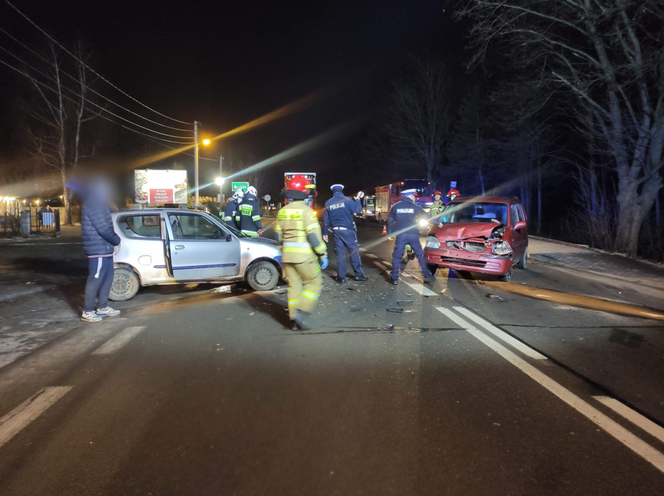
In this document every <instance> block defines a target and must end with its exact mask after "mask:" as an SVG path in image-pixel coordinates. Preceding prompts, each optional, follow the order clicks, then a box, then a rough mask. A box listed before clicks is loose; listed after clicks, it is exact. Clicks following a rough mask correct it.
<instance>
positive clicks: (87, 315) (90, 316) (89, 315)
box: [81, 312, 102, 322]
mask: <svg viewBox="0 0 664 496" xmlns="http://www.w3.org/2000/svg"><path fill="white" fill-rule="evenodd" d="M81 320H82V321H83V322H101V320H102V318H101V317H100V316H99V315H97V314H96V313H95V312H83V314H82V315H81Z"/></svg>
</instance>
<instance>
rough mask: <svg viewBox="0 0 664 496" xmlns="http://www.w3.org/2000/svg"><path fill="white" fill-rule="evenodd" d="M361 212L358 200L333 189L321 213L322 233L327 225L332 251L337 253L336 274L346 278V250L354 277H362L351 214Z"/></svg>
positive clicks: (360, 261) (362, 271)
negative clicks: (330, 235)
mask: <svg viewBox="0 0 664 496" xmlns="http://www.w3.org/2000/svg"><path fill="white" fill-rule="evenodd" d="M360 212H362V203H361V202H360V200H353V199H351V198H349V197H347V196H344V194H343V192H342V191H335V192H334V196H333V197H332V198H330V199H329V200H328V201H326V202H325V212H324V213H323V234H325V235H327V232H328V231H327V230H328V227H330V226H332V231H333V233H334V253H335V254H336V255H337V276H338V277H339V279H345V278H346V250H348V253H349V254H350V264H351V266H352V267H353V271H354V272H355V277H364V270H363V269H362V260H361V259H360V247H359V246H358V244H357V233H356V232H355V221H354V220H353V214H359V213H360Z"/></svg>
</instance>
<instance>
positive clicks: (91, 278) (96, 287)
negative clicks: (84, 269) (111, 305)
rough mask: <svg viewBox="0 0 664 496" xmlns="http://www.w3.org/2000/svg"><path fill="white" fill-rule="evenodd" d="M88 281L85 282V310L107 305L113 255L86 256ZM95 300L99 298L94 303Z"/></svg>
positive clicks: (111, 278) (111, 280)
mask: <svg viewBox="0 0 664 496" xmlns="http://www.w3.org/2000/svg"><path fill="white" fill-rule="evenodd" d="M88 270H89V273H88V282H87V283H86V284H85V307H84V308H83V310H85V311H86V312H94V311H95V310H96V309H97V308H105V307H107V306H108V294H109V293H110V292H111V286H112V285H113V272H114V270H113V257H112V256H110V257H98V258H88ZM95 300H99V301H98V303H97V304H95Z"/></svg>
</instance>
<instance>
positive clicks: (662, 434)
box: [593, 396, 664, 443]
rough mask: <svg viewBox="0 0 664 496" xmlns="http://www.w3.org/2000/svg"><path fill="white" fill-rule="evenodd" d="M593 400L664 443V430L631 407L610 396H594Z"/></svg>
mask: <svg viewBox="0 0 664 496" xmlns="http://www.w3.org/2000/svg"><path fill="white" fill-rule="evenodd" d="M593 398H594V399H596V400H597V401H599V402H600V403H601V404H603V405H604V406H608V407H609V408H610V409H611V410H613V411H614V412H616V413H617V414H618V415H621V416H622V417H624V418H626V419H627V420H629V421H630V422H631V423H633V424H634V425H636V426H637V427H639V428H641V429H643V430H644V431H646V432H647V433H648V434H650V435H651V436H652V437H654V438H657V439H659V440H660V441H661V442H663V443H664V428H662V427H660V426H659V425H657V424H656V423H655V422H653V421H652V420H650V419H647V418H646V417H644V416H643V415H641V414H640V413H638V412H635V411H634V410H632V409H631V408H630V407H628V406H627V405H625V404H624V403H621V402H620V401H618V400H617V399H615V398H609V397H608V396H593Z"/></svg>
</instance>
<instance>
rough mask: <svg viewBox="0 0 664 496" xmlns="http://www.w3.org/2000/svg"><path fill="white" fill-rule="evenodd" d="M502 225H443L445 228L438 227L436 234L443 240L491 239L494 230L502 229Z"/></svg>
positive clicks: (475, 223)
mask: <svg viewBox="0 0 664 496" xmlns="http://www.w3.org/2000/svg"><path fill="white" fill-rule="evenodd" d="M501 225H502V224H496V223H495V222H481V223H480V222H467V223H459V224H443V227H437V228H436V231H435V234H436V236H438V237H439V238H442V239H446V240H447V239H469V238H489V237H491V233H492V232H493V231H494V229H497V228H499V227H501Z"/></svg>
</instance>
